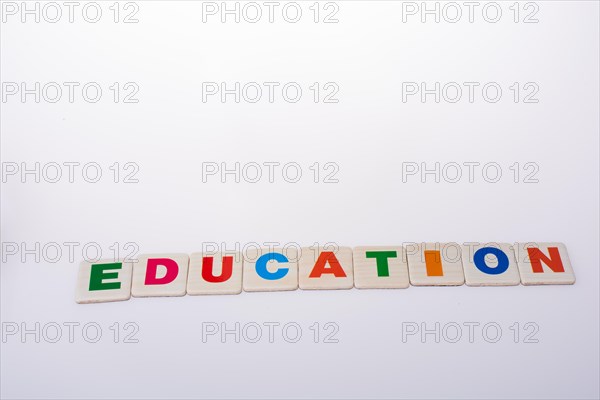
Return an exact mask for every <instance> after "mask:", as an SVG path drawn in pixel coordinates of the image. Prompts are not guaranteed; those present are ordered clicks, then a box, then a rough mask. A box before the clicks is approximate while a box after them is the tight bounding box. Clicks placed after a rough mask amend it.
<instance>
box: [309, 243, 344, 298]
mask: <svg viewBox="0 0 600 400" xmlns="http://www.w3.org/2000/svg"><path fill="white" fill-rule="evenodd" d="M300 250H301V254H300V262H299V264H298V268H299V283H300V289H352V288H353V287H354V269H353V267H352V249H351V248H350V247H337V246H331V248H329V247H303V248H302V249H300Z"/></svg>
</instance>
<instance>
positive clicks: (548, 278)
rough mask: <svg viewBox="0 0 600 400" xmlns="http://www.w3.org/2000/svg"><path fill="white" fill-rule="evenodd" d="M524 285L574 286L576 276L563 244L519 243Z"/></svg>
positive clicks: (518, 252) (519, 262) (518, 260)
mask: <svg viewBox="0 0 600 400" xmlns="http://www.w3.org/2000/svg"><path fill="white" fill-rule="evenodd" d="M515 250H516V256H517V264H518V266H519V273H520V274H521V282H522V283H523V285H572V284H574V283H575V274H574V273H573V267H572V266H571V261H570V260H569V254H568V253H567V247H566V246H565V245H564V244H563V243H517V245H516V249H515Z"/></svg>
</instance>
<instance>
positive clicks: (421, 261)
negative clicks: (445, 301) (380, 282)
mask: <svg viewBox="0 0 600 400" xmlns="http://www.w3.org/2000/svg"><path fill="white" fill-rule="evenodd" d="M404 247H405V248H406V255H407V258H408V274H409V276H410V284H411V285H413V286H460V285H462V284H464V283H465V276H464V273H463V266H462V261H461V251H460V246H459V245H458V243H411V244H407V245H405V246H404Z"/></svg>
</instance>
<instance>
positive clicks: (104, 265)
mask: <svg viewBox="0 0 600 400" xmlns="http://www.w3.org/2000/svg"><path fill="white" fill-rule="evenodd" d="M131 271H132V263H131V262H130V261H123V260H117V261H115V260H112V259H111V260H99V261H95V262H88V261H82V262H81V264H79V275H78V277H77V290H76V291H75V301H76V302H77V303H80V304H85V303H103V302H107V301H123V300H129V298H130V297H131Z"/></svg>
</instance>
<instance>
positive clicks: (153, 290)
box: [131, 254, 189, 297]
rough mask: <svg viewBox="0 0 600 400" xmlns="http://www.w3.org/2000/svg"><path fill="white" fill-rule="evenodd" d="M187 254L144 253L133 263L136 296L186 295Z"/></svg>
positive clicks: (133, 288) (134, 293) (133, 292)
mask: <svg viewBox="0 0 600 400" xmlns="http://www.w3.org/2000/svg"><path fill="white" fill-rule="evenodd" d="M188 261H189V259H188V255H187V254H144V255H141V256H139V257H138V260H137V261H136V262H134V263H133V283H132V286H131V295H132V296H134V297H161V296H184V295H185V292H186V286H187V276H188Z"/></svg>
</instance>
